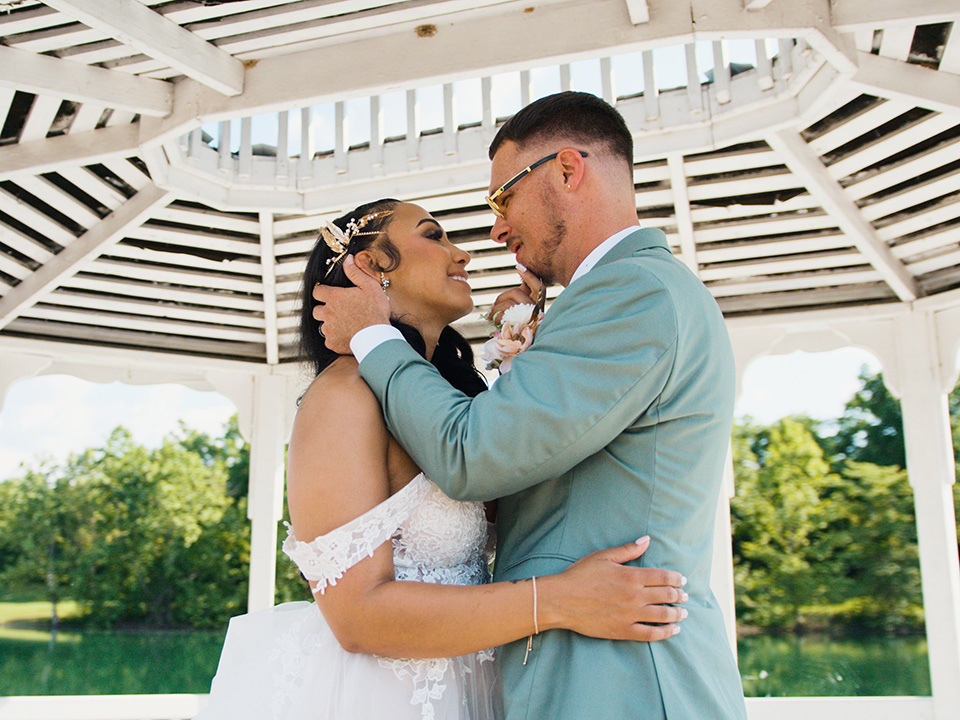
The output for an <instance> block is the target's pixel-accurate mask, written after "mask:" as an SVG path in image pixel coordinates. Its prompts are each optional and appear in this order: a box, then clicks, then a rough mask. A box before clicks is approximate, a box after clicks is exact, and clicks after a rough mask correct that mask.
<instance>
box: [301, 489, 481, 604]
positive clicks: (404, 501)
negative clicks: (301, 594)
mask: <svg viewBox="0 0 960 720" xmlns="http://www.w3.org/2000/svg"><path fill="white" fill-rule="evenodd" d="M387 540H392V541H393V563H394V568H395V575H396V578H397V579H398V580H419V581H422V582H431V583H443V584H448V585H451V584H454V585H472V584H477V583H479V582H483V581H484V580H485V579H486V568H487V563H486V557H485V554H484V550H485V547H486V543H487V523H486V518H485V515H484V510H483V504H482V503H479V502H459V501H456V500H451V499H450V498H448V497H447V496H446V495H444V494H443V492H442V491H441V490H440V488H438V487H437V486H436V485H435V484H434V483H433V482H432V481H431V480H430V479H429V478H427V477H426V476H425V475H424V474H423V473H420V474H419V475H417V476H416V477H415V478H414V479H413V480H411V481H410V482H409V483H408V484H407V485H406V486H404V487H403V488H402V489H401V490H400V491H399V492H397V493H395V494H394V495H391V496H390V497H389V498H387V499H386V500H384V501H383V502H382V503H380V504H379V505H377V506H376V507H374V508H371V509H370V510H368V511H367V512H365V513H364V514H363V515H361V516H360V517H358V518H355V519H354V520H351V521H350V522H348V523H346V524H345V525H342V526H341V527H339V528H337V529H335V530H332V531H331V532H329V533H327V534H326V535H321V536H320V537H318V538H316V539H314V540H312V541H311V542H309V543H306V542H302V541H299V540H297V538H296V536H295V535H294V533H293V528H291V527H289V526H288V528H287V539H286V540H285V541H284V543H283V551H284V552H285V553H286V554H287V555H288V556H289V557H290V558H291V559H292V560H293V561H294V562H295V563H296V564H297V566H298V567H299V568H300V571H301V572H302V573H303V575H304V577H306V578H307V579H308V580H312V581H315V582H316V583H317V588H316V590H314V593H315V594H316V593H320V594H322V593H323V592H324V591H325V590H326V588H327V587H329V586H331V585H336V584H337V580H339V579H340V578H341V577H342V576H343V573H344V572H345V571H346V570H348V569H349V568H351V567H352V566H353V565H355V564H356V563H358V562H359V561H360V560H362V559H363V558H365V557H370V556H371V555H373V552H374V550H376V549H377V548H378V547H379V546H380V545H381V544H383V543H384V542H386V541H387Z"/></svg>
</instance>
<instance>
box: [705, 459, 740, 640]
mask: <svg viewBox="0 0 960 720" xmlns="http://www.w3.org/2000/svg"><path fill="white" fill-rule="evenodd" d="M733 488H734V485H733V452H732V449H731V450H728V451H727V464H726V465H725V466H724V469H723V486H722V487H721V488H720V498H719V500H718V502H717V519H716V524H715V525H714V530H713V568H712V570H711V573H710V589H711V590H713V594H714V595H716V597H717V603H718V604H719V605H720V609H721V610H722V611H723V620H724V625H725V626H726V628H727V639H728V640H729V641H730V647H731V648H732V649H733V656H734V657H736V656H737V609H736V603H735V596H734V590H735V588H734V579H733V531H732V528H731V526H730V499H731V498H732V497H733V492H734V490H733Z"/></svg>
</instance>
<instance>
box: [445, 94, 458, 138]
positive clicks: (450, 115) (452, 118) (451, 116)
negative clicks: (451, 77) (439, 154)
mask: <svg viewBox="0 0 960 720" xmlns="http://www.w3.org/2000/svg"><path fill="white" fill-rule="evenodd" d="M457 125H458V123H457V118H456V112H455V107H454V104H453V83H444V84H443V152H444V154H445V155H447V156H453V155H456V154H457Z"/></svg>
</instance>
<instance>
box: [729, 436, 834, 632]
mask: <svg viewBox="0 0 960 720" xmlns="http://www.w3.org/2000/svg"><path fill="white" fill-rule="evenodd" d="M807 425H808V423H806V422H804V421H801V420H799V419H796V418H784V419H783V420H781V421H779V422H778V423H777V424H775V425H772V426H769V427H757V426H754V425H753V424H752V423H749V422H748V423H746V424H744V425H740V426H738V427H737V428H736V429H735V432H734V443H733V448H734V463H735V473H736V480H737V494H736V496H735V497H734V498H733V501H732V502H731V519H732V523H733V551H734V563H735V575H736V581H737V590H738V592H737V614H738V617H741V618H742V619H743V620H744V621H745V622H746V623H748V624H757V625H761V626H766V627H771V626H772V627H782V628H792V627H795V626H796V625H797V624H798V623H799V622H800V621H801V607H802V606H804V605H809V604H813V603H817V602H819V601H821V600H822V599H823V598H824V597H825V596H826V582H825V578H823V577H821V575H822V574H823V573H822V572H821V568H819V567H817V566H815V565H813V564H812V563H811V559H810V555H809V549H810V546H811V543H812V542H813V541H814V540H815V539H816V534H817V532H818V531H819V530H821V529H822V528H823V527H825V525H826V522H827V521H828V519H829V518H828V515H827V508H826V507H825V506H824V504H823V503H822V501H821V493H822V492H823V490H824V489H825V488H826V487H827V486H828V485H829V484H830V482H832V480H831V478H830V477H829V466H828V465H827V463H826V461H825V460H824V459H823V451H822V450H821V448H820V446H819V445H818V444H817V442H816V440H815V439H814V437H813V435H812V434H811V432H810V431H809V430H808V429H807Z"/></svg>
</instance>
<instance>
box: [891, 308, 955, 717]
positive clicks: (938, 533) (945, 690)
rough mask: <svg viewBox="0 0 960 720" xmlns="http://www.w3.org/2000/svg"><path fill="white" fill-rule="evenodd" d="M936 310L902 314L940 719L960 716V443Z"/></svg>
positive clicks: (902, 365) (910, 462)
mask: <svg viewBox="0 0 960 720" xmlns="http://www.w3.org/2000/svg"><path fill="white" fill-rule="evenodd" d="M939 342H940V340H939V338H938V336H937V328H936V323H935V319H934V315H933V313H928V312H916V311H914V312H911V313H907V314H905V315H904V316H903V317H900V318H898V319H897V345H898V348H899V358H898V365H899V371H900V372H899V377H898V378H897V380H898V381H899V382H898V383H897V384H898V385H899V388H898V389H899V393H898V394H899V395H900V402H901V407H902V411H903V429H904V438H905V445H906V457H907V471H908V473H909V476H910V484H911V486H912V487H913V495H914V503H915V506H916V517H917V537H918V541H919V548H920V571H921V575H922V579H923V604H924V611H925V615H926V628H927V643H928V647H929V657H930V679H931V684H932V689H933V701H934V708H935V712H936V719H937V720H948V718H949V719H953V718H957V717H960V559H958V554H957V531H956V517H955V512H954V506H953V493H952V485H953V483H954V482H955V476H954V473H955V467H954V458H953V444H952V442H951V435H950V416H949V411H948V407H947V392H948V391H949V387H948V386H949V385H951V384H952V383H950V382H949V381H950V375H951V374H952V368H950V369H949V370H948V369H946V368H944V367H943V366H942V364H941V363H942V357H943V355H942V354H941V352H940V347H939Z"/></svg>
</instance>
